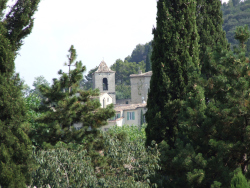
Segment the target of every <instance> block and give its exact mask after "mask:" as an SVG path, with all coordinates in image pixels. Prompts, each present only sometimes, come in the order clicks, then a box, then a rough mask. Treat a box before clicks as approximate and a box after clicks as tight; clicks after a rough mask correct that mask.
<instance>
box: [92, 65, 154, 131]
mask: <svg viewBox="0 0 250 188" xmlns="http://www.w3.org/2000/svg"><path fill="white" fill-rule="evenodd" d="M151 76H152V71H149V72H146V73H142V72H139V74H131V75H130V82H131V100H129V99H126V100H124V101H123V100H120V101H119V102H121V103H122V104H121V103H117V104H116V95H115V71H112V70H111V69H110V68H109V67H108V66H107V64H106V63H105V62H104V61H102V62H101V63H100V65H99V67H98V70H97V71H96V72H94V73H93V76H92V78H93V89H96V88H99V90H100V96H98V97H97V98H98V99H99V101H100V103H101V107H102V108H105V107H106V105H108V104H111V103H113V104H114V110H115V111H116V115H115V116H114V117H113V118H110V119H109V120H108V124H107V125H105V126H103V127H102V128H101V129H102V130H104V131H106V130H108V129H109V128H110V127H112V126H114V125H117V126H122V125H130V126H131V125H137V126H138V125H140V124H141V123H142V122H145V118H144V114H145V113H146V111H147V108H146V106H147V104H146V101H147V98H148V89H149V86H150V79H151ZM117 102H118V101H117ZM125 103H126V104H125ZM142 118H143V119H142Z"/></svg>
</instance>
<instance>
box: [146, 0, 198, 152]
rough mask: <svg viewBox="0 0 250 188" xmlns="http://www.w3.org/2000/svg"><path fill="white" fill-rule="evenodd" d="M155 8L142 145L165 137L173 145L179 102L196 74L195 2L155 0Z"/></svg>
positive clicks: (188, 89) (193, 82)
mask: <svg viewBox="0 0 250 188" xmlns="http://www.w3.org/2000/svg"><path fill="white" fill-rule="evenodd" d="M186 4H188V5H186ZM157 9H158V11H157V27H156V28H154V29H153V34H154V39H153V52H152V57H151V61H152V71H153V75H152V77H151V81H150V89H149V93H148V101H147V107H148V111H147V112H146V121H147V123H148V126H147V128H146V133H147V142H146V144H147V145H150V143H151V142H152V140H155V141H156V142H157V143H160V142H161V141H162V140H164V139H165V140H168V144H169V145H170V146H171V147H172V148H173V147H175V146H174V143H175V140H176V137H177V134H178V126H179V125H178V118H177V117H178V114H179V111H180V107H181V101H182V100H183V99H184V98H185V97H186V95H187V93H188V92H190V90H192V89H191V88H192V84H193V85H194V84H195V79H196V78H197V77H199V75H198V74H199V60H198V39H199V36H198V34H197V29H196V21H195V16H196V15H195V9H196V4H195V1H174V2H172V1H164V0H159V1H158V2H157ZM188 84H189V87H187V85H188Z"/></svg>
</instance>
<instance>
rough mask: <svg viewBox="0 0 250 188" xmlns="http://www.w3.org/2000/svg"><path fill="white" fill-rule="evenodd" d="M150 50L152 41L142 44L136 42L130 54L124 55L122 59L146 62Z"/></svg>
mask: <svg viewBox="0 0 250 188" xmlns="http://www.w3.org/2000/svg"><path fill="white" fill-rule="evenodd" d="M151 50H152V41H150V42H148V43H146V44H144V45H143V44H138V45H136V47H135V49H134V50H133V52H132V54H131V56H128V57H126V58H125V60H124V61H128V62H136V63H139V62H141V61H144V62H146V58H147V55H148V53H149V52H150V51H151ZM149 63H150V62H149Z"/></svg>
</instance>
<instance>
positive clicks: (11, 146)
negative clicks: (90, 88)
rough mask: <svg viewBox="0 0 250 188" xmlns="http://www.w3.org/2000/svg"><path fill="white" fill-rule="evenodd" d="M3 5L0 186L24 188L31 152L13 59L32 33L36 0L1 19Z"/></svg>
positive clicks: (3, 4) (0, 29)
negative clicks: (25, 39)
mask: <svg viewBox="0 0 250 188" xmlns="http://www.w3.org/2000/svg"><path fill="white" fill-rule="evenodd" d="M6 3H7V0H2V1H0V20H1V21H0V111H1V113H0V187H1V186H2V187H27V186H26V185H27V184H29V183H30V171H31V167H32V160H31V152H32V150H31V142H30V140H29V138H28V136H27V134H26V132H25V131H24V130H25V129H24V128H25V123H24V122H25V117H26V109H25V103H24V100H23V98H22V92H21V88H22V83H21V81H20V79H19V76H18V74H15V71H14V69H15V64H14V60H15V57H16V54H17V50H19V49H20V47H21V45H22V44H23V42H22V40H23V39H24V38H25V37H26V36H27V35H29V34H30V33H31V30H32V26H33V18H32V16H33V14H34V12H35V11H36V9H37V5H38V3H39V0H33V1H31V0H18V1H16V3H15V5H14V6H13V7H12V8H11V9H10V11H9V13H7V15H6V16H4V15H5V14H4V10H5V8H6Z"/></svg>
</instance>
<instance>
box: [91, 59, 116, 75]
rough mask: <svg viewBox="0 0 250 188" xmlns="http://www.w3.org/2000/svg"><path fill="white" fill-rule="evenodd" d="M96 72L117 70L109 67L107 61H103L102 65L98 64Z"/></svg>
mask: <svg viewBox="0 0 250 188" xmlns="http://www.w3.org/2000/svg"><path fill="white" fill-rule="evenodd" d="M95 72H115V71H112V70H111V69H110V68H109V67H108V65H107V64H106V63H105V61H102V62H101V63H100V65H99V66H98V69H97V71H95Z"/></svg>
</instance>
